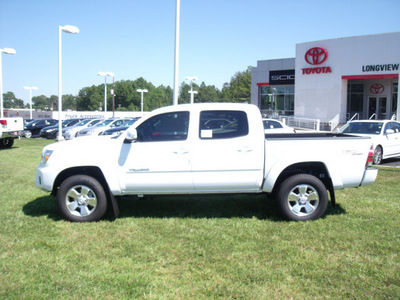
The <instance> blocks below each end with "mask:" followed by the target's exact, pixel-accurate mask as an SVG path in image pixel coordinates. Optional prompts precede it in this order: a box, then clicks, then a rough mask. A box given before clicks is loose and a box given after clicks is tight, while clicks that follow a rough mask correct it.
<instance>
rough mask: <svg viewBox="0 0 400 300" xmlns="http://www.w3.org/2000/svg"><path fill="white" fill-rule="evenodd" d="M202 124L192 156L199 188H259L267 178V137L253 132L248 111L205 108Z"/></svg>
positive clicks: (201, 115)
mask: <svg viewBox="0 0 400 300" xmlns="http://www.w3.org/2000/svg"><path fill="white" fill-rule="evenodd" d="M199 123H200V124H199V133H198V134H199V138H198V139H197V140H196V144H195V147H194V149H193V155H192V171H193V182H194V187H195V190H196V191H211V192H212V191H219V192H223V191H226V192H233V191H236V190H237V191H244V190H247V191H254V190H258V189H259V188H260V186H261V180H262V178H263V163H264V146H263V145H264V139H263V136H257V138H255V136H254V135H253V134H252V133H251V132H250V128H249V122H248V117H247V114H246V112H244V111H218V110H217V111H202V112H200V121H199ZM260 126H262V124H260ZM260 128H261V129H262V127H260Z"/></svg>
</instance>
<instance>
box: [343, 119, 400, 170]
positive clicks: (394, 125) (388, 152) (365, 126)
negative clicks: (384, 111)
mask: <svg viewBox="0 0 400 300" xmlns="http://www.w3.org/2000/svg"><path fill="white" fill-rule="evenodd" d="M339 133H349V134H355V135H360V136H369V137H371V139H372V142H373V144H374V149H375V150H374V164H376V165H379V164H380V163H381V161H382V159H386V158H390V157H395V156H400V122H396V121H391V120H361V121H351V122H349V123H347V124H346V125H344V126H343V127H342V128H341V129H340V130H339Z"/></svg>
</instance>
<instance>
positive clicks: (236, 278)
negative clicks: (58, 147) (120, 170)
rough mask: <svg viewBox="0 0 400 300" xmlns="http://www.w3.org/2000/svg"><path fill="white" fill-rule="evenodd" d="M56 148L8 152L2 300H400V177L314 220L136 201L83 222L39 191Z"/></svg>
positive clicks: (252, 207)
mask: <svg viewBox="0 0 400 300" xmlns="http://www.w3.org/2000/svg"><path fill="white" fill-rule="evenodd" d="M48 143H51V141H46V140H33V139H22V140H19V141H16V142H15V144H14V147H13V148H11V149H3V150H0V178H1V183H0V207H1V209H0V282H1V284H0V299H51V298H58V299H133V298H143V299H187V298H191V299H195V298H196V299H197V298H203V299H204V298H213V299H214V298H220V299H227V298H228V299H229V298H240V299H274V298H279V299H282V298H284V299H286V298H287V299H305V298H308V299H315V298H318V299H320V298H332V299H343V298H351V299H354V298H357V299H386V298H400V257H399V256H400V224H399V221H400V217H399V213H400V184H399V180H400V169H394V168H392V169H390V168H380V170H379V175H378V179H377V181H376V182H375V183H374V184H373V185H371V186H367V187H362V188H358V189H346V190H342V191H338V192H337V202H338V205H337V206H336V208H332V207H331V206H329V209H328V212H327V215H326V216H325V217H324V218H322V219H320V220H317V221H312V222H305V223H295V222H285V221H282V220H281V219H280V218H279V215H278V214H277V211H276V208H275V205H274V203H273V201H272V200H271V199H268V198H266V197H265V196H264V195H256V196H248V195H234V196H208V197H206V196H194V197H188V196H185V197H182V196H180V197H151V198H146V199H138V198H135V197H130V198H129V197H127V198H124V199H121V200H120V202H119V203H120V209H121V216H120V217H119V218H117V219H114V218H112V216H108V217H107V218H106V219H105V220H103V221H100V222H96V223H86V224H80V223H70V222H67V221H65V220H63V219H62V218H61V217H60V215H59V214H58V211H57V207H56V203H55V199H54V198H53V197H51V196H49V195H48V194H47V193H45V192H43V191H40V190H38V189H37V188H36V187H35V169H36V166H37V165H38V163H39V160H40V153H41V149H42V147H43V146H44V145H46V144H48Z"/></svg>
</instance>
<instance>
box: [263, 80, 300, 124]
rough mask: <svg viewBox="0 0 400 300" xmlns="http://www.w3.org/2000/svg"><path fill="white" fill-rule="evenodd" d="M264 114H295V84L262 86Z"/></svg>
mask: <svg viewBox="0 0 400 300" xmlns="http://www.w3.org/2000/svg"><path fill="white" fill-rule="evenodd" d="M260 97H261V110H262V112H263V114H266V115H269V116H273V115H284V116H291V115H293V114H294V85H277V86H261V87H260Z"/></svg>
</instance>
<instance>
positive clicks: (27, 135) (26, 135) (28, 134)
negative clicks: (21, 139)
mask: <svg viewBox="0 0 400 300" xmlns="http://www.w3.org/2000/svg"><path fill="white" fill-rule="evenodd" d="M24 135H25V137H26V138H27V139H30V138H31V137H32V132H31V131H30V130H27V131H25V132H24Z"/></svg>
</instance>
